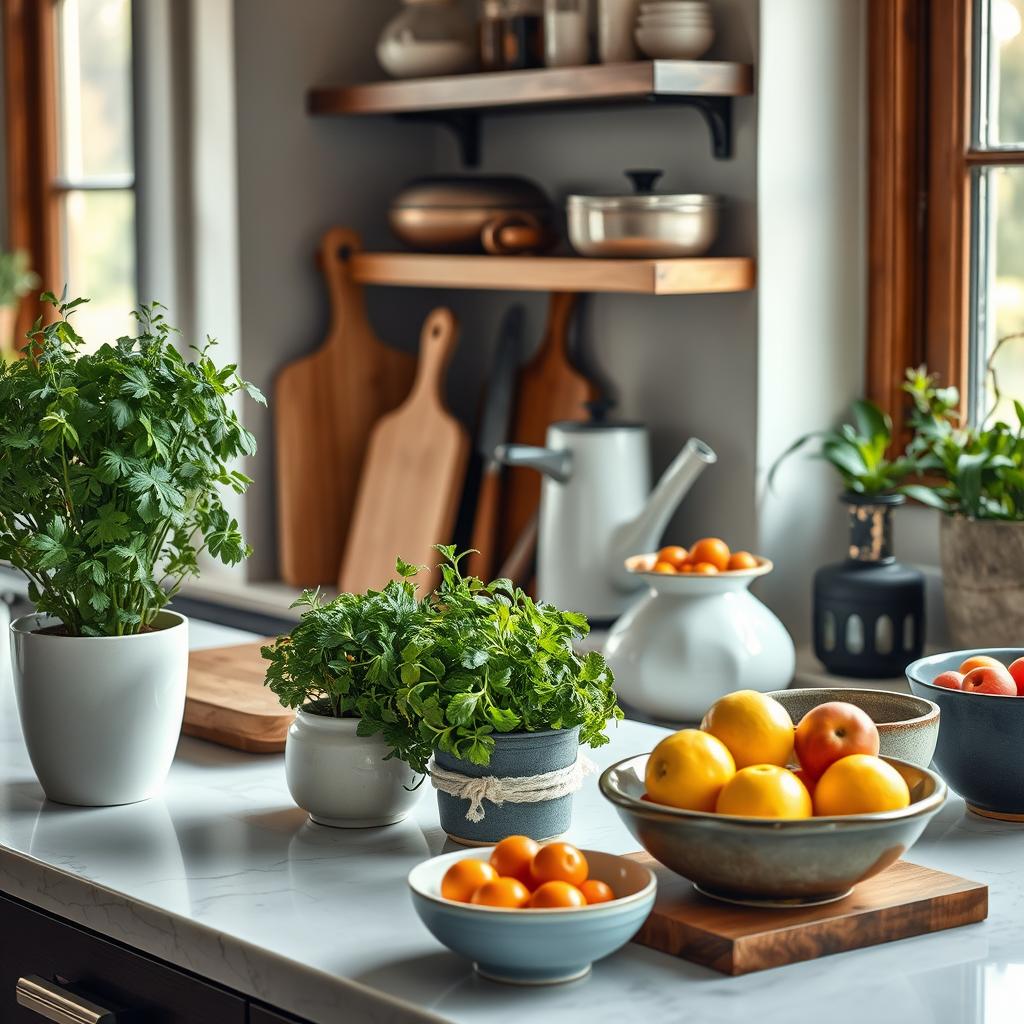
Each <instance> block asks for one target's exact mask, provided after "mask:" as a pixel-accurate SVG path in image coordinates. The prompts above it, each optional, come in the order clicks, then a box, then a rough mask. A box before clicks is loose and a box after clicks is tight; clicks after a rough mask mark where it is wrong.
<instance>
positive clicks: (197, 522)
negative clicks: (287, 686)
mask: <svg viewBox="0 0 1024 1024" xmlns="http://www.w3.org/2000/svg"><path fill="white" fill-rule="evenodd" d="M45 297H46V298H47V299H48V300H49V301H51V302H53V303H54V305H55V306H57V311H58V318H57V319H56V320H55V321H54V322H53V323H51V324H48V325H47V326H45V327H44V326H42V325H41V324H39V323H37V325H36V327H35V329H34V330H33V332H32V334H31V335H30V339H29V344H28V346H27V349H26V353H25V358H23V359H20V360H17V361H15V362H11V363H7V364H4V365H0V408H2V409H3V410H4V413H3V420H2V422H0V558H3V559H6V560H8V561H9V562H10V563H11V564H12V565H13V566H14V568H16V569H18V570H19V571H21V572H22V573H23V574H24V575H25V576H26V577H27V579H28V581H29V592H30V597H31V599H32V601H33V602H34V603H35V604H36V606H37V609H38V612H39V614H36V615H30V616H26V617H25V618H23V619H20V620H18V621H17V622H15V623H12V625H11V629H12V633H13V638H14V645H15V652H16V658H15V662H16V671H15V684H16V689H17V691H18V696H19V709H20V712H21V717H22V723H23V726H24V728H25V734H26V740H27V742H28V745H29V752H30V754H31V755H32V760H33V765H34V766H35V768H36V772H37V774H38V775H39V777H40V781H41V782H42V783H43V787H44V789H45V790H46V792H47V795H48V796H50V797H51V798H52V799H56V800H61V801H63V802H66V803H83V804H104V803H126V802H130V801H131V800H133V799H141V798H143V797H144V796H148V795H150V794H151V793H152V792H153V791H154V790H155V789H156V788H158V787H159V784H160V783H161V782H162V780H163V777H164V776H165V775H166V771H167V768H168V767H169V765H170V759H171V756H172V755H173V750H174V745H175V743H176V740H177V734H178V731H179V729H180V724H181V715H182V710H183V707H184V688H185V676H186V666H187V656H188V645H187V624H186V623H185V620H184V619H183V618H182V617H181V616H180V615H177V614H176V613H173V612H170V611H168V610H166V607H165V606H166V605H167V603H168V601H169V600H170V599H171V598H172V597H173V595H174V594H175V593H176V591H177V589H178V588H179V587H180V586H181V584H182V582H183V581H184V580H186V579H187V578H189V577H190V576H194V575H196V574H197V573H198V571H199V563H198V559H199V556H200V554H201V553H202V552H203V551H207V552H209V553H210V555H212V556H213V557H215V558H219V559H220V560H221V561H223V562H225V563H228V564H234V563H236V562H238V561H240V560H241V559H242V558H244V557H246V555H247V554H248V548H247V547H246V546H245V543H244V541H243V540H242V537H241V535H240V533H239V529H238V524H237V523H236V522H235V521H234V519H233V518H232V517H231V515H230V514H229V513H228V511H227V509H226V508H225V506H224V504H223V501H222V496H221V491H222V489H223V488H230V489H232V490H234V491H236V492H238V493H241V492H243V491H244V490H245V489H246V487H247V485H248V483H249V480H248V477H246V476H245V475H244V474H243V473H242V472H241V471H239V470H238V469H235V468H232V466H231V462H232V460H234V459H235V458H237V457H239V456H243V455H247V454H252V453H253V452H254V451H255V444H254V441H253V437H252V435H251V434H250V433H249V431H248V430H246V429H245V428H244V427H243V426H242V424H241V422H240V421H239V419H238V416H237V414H236V412H235V411H234V410H233V409H232V408H231V405H230V402H229V400H230V398H231V396H232V395H233V394H234V393H235V392H237V391H239V390H240V389H245V390H247V391H249V393H250V394H252V395H253V397H255V398H256V399H257V400H259V401H262V395H260V394H259V392H258V391H257V390H256V389H255V388H253V387H252V386H251V385H248V384H246V383H245V382H243V381H242V380H241V379H240V378H239V377H238V375H237V373H236V371H235V367H233V366H228V367H224V368H218V367H217V366H216V365H215V364H214V362H213V360H212V358H211V356H210V347H209V344H208V345H207V346H206V347H205V348H203V349H202V350H200V351H198V352H197V353H196V355H195V358H194V360H193V361H191V362H190V361H187V360H186V359H185V358H184V357H183V356H182V355H181V354H180V353H179V352H178V350H177V349H176V348H175V346H174V345H173V343H172V340H173V337H174V334H173V331H172V328H171V327H170V326H169V325H168V324H167V323H166V321H165V320H164V317H163V315H162V314H161V312H160V307H159V306H157V305H152V306H148V307H144V308H143V309H141V310H140V311H139V312H138V313H137V323H138V336H137V337H135V338H128V337H125V338H120V339H118V340H117V341H116V342H113V343H110V344H104V345H102V346H100V347H99V348H98V349H97V350H96V351H94V352H87V351H85V350H84V342H83V340H82V339H81V338H80V337H79V335H78V334H77V332H76V331H75V329H74V327H73V325H72V320H71V317H72V316H73V312H74V310H75V308H76V307H77V306H78V305H80V304H81V302H82V301H83V300H80V299H76V300H73V301H58V300H57V299H55V298H54V297H53V296H52V295H48V296H45ZM104 709H106V710H104ZM154 709H155V710H154Z"/></svg>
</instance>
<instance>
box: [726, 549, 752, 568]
mask: <svg viewBox="0 0 1024 1024" xmlns="http://www.w3.org/2000/svg"><path fill="white" fill-rule="evenodd" d="M728 568H729V572H744V571H745V570H747V569H756V568H757V559H756V558H755V557H754V556H753V555H752V554H751V553H750V552H749V551H734V552H733V553H732V556H731V557H730V558H729V566H728Z"/></svg>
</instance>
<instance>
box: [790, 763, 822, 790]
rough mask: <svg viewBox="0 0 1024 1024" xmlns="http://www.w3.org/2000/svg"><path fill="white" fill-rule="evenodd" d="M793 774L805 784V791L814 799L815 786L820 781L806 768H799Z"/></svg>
mask: <svg viewBox="0 0 1024 1024" xmlns="http://www.w3.org/2000/svg"><path fill="white" fill-rule="evenodd" d="M793 774H794V775H795V776H796V777H797V778H798V779H799V780H800V781H801V782H802V783H803V784H804V789H806V790H807V792H808V793H810V794H811V796H812V797H813V796H814V786H815V783H816V782H817V781H818V780H817V779H815V778H814V777H813V776H812V775H811V773H810V772H809V771H808V770H807V769H806V768H797V770H796V771H795V772H793Z"/></svg>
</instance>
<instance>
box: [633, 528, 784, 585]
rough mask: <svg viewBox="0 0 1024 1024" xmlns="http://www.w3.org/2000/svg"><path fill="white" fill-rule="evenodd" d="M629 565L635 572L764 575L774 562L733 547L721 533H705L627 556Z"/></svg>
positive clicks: (687, 574)
mask: <svg viewBox="0 0 1024 1024" xmlns="http://www.w3.org/2000/svg"><path fill="white" fill-rule="evenodd" d="M626 568H627V569H628V570H629V571H630V572H633V573H643V574H652V575H655V576H669V577H671V576H695V577H698V578H700V577H707V576H720V575H726V574H728V575H730V576H739V575H744V576H763V575H764V574H765V573H769V572H771V570H772V563H771V562H770V561H768V559H767V558H761V557H760V556H758V555H752V554H751V553H750V552H749V551H733V550H732V549H731V548H730V547H729V545H728V544H726V542H725V541H724V540H721V539H720V538H718V537H705V538H704V539H703V540H698V541H696V542H695V543H693V544H691V545H690V547H688V548H684V547H681V546H679V545H678V544H670V545H669V546H667V547H663V548H662V549H661V550H660V551H655V552H652V553H651V554H646V555H633V557H632V558H628V559H627V560H626Z"/></svg>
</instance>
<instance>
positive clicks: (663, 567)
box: [652, 562, 676, 573]
mask: <svg viewBox="0 0 1024 1024" xmlns="http://www.w3.org/2000/svg"><path fill="white" fill-rule="evenodd" d="M652 571H653V572H664V573H675V571H676V567H675V566H674V565H673V564H672V563H671V562H655V563H654V569H653V570H652Z"/></svg>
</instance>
